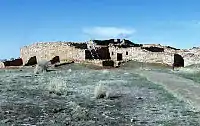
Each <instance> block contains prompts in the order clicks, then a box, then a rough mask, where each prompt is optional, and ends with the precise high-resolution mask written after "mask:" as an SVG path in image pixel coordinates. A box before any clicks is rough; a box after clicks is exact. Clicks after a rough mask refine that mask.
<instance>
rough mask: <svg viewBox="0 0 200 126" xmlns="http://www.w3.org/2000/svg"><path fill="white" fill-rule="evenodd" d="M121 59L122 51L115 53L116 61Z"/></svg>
mask: <svg viewBox="0 0 200 126" xmlns="http://www.w3.org/2000/svg"><path fill="white" fill-rule="evenodd" d="M121 60H122V53H117V61H121Z"/></svg>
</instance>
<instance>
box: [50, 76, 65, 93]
mask: <svg viewBox="0 0 200 126" xmlns="http://www.w3.org/2000/svg"><path fill="white" fill-rule="evenodd" d="M47 90H48V91H49V92H50V93H53V94H57V95H63V94H67V85H66V82H65V81H64V80H63V79H62V78H59V77H58V78H57V77H56V78H52V80H51V81H50V82H49V84H47Z"/></svg>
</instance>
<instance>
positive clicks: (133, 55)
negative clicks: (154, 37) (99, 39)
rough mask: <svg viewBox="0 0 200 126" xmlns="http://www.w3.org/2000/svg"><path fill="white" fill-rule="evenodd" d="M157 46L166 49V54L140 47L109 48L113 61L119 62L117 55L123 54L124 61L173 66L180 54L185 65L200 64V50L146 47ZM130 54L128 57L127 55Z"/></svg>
mask: <svg viewBox="0 0 200 126" xmlns="http://www.w3.org/2000/svg"><path fill="white" fill-rule="evenodd" d="M150 46H155V47H159V48H161V47H162V48H164V52H150V51H147V50H145V49H142V48H140V47H130V48H117V47H114V46H111V47H109V51H110V54H111V59H112V60H114V61H117V53H121V54H122V57H123V61H126V60H134V61H139V62H148V63H161V64H167V65H170V66H172V64H173V63H174V54H175V53H176V54H179V55H181V56H182V57H183V59H184V65H185V66H189V65H192V64H200V49H198V48H195V49H189V50H178V49H173V48H168V47H165V46H161V45H145V47H150ZM127 52H128V55H126V53H127Z"/></svg>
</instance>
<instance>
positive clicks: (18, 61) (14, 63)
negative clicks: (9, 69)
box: [3, 58, 23, 67]
mask: <svg viewBox="0 0 200 126" xmlns="http://www.w3.org/2000/svg"><path fill="white" fill-rule="evenodd" d="M3 63H4V66H5V67H6V66H21V65H23V62H22V59H21V58H20V59H14V60H11V61H5V62H3Z"/></svg>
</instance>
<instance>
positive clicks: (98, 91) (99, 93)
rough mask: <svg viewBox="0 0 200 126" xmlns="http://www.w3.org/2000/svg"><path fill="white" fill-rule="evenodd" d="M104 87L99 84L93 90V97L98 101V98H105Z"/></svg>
mask: <svg viewBox="0 0 200 126" xmlns="http://www.w3.org/2000/svg"><path fill="white" fill-rule="evenodd" d="M106 91H107V89H106V87H105V86H104V85H103V84H102V83H100V84H99V85H97V86H96V87H95V89H94V97H95V98H97V99H99V98H105V97H106Z"/></svg>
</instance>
